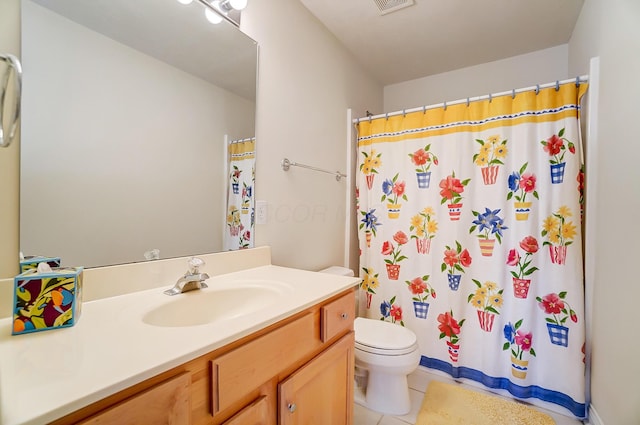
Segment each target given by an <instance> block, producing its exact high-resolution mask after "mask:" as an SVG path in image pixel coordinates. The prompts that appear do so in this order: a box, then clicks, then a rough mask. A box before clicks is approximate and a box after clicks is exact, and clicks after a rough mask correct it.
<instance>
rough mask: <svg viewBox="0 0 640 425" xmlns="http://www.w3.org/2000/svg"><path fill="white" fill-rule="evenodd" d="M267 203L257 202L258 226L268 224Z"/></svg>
mask: <svg viewBox="0 0 640 425" xmlns="http://www.w3.org/2000/svg"><path fill="white" fill-rule="evenodd" d="M267 205H268V204H267V201H256V224H267V211H268V207H267Z"/></svg>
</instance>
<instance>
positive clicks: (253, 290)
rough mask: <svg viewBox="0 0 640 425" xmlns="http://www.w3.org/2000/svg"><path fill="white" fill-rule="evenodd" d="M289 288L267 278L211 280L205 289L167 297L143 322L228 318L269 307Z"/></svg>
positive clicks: (195, 322) (179, 323)
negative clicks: (227, 280) (218, 282)
mask: <svg viewBox="0 0 640 425" xmlns="http://www.w3.org/2000/svg"><path fill="white" fill-rule="evenodd" d="M288 290H290V287H289V286H288V285H286V284H283V283H281V282H276V281H267V280H243V281H233V282H229V283H228V284H224V285H220V284H216V283H214V284H210V285H209V288H206V289H199V290H194V291H189V292H185V293H184V294H178V295H173V296H167V302H166V303H164V304H162V305H160V306H158V307H156V308H154V309H152V310H150V311H148V312H147V313H146V314H145V315H144V316H143V317H142V321H143V322H144V323H146V324H148V325H153V326H162V327H184V326H198V325H205V324H209V323H213V322H220V321H227V320H231V319H235V318H238V317H240V316H245V315H247V314H251V313H254V312H256V311H258V310H262V309H264V308H267V307H269V306H270V305H272V304H274V303H275V302H276V301H277V300H278V299H279V298H280V297H281V296H283V295H285V294H286V292H287V291H288Z"/></svg>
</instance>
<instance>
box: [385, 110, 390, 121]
mask: <svg viewBox="0 0 640 425" xmlns="http://www.w3.org/2000/svg"><path fill="white" fill-rule="evenodd" d="M384 116H385V119H386V120H387V121H389V113H388V112H387V113H386V114H384Z"/></svg>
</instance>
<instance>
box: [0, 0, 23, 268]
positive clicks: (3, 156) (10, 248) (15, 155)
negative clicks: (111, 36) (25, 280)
mask: <svg viewBox="0 0 640 425" xmlns="http://www.w3.org/2000/svg"><path fill="white" fill-rule="evenodd" d="M0 52H2V53H11V54H13V55H15V56H17V57H18V58H19V57H20V0H1V1H0ZM2 69H4V68H2ZM19 176H20V132H19V131H18V134H17V138H16V141H15V142H14V143H13V144H12V145H11V146H10V147H9V148H0V278H2V277H7V276H14V275H15V274H16V273H17V272H18V238H19V234H18V217H19V214H20V206H19V189H20V186H19V184H18V181H19Z"/></svg>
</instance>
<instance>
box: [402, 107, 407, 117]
mask: <svg viewBox="0 0 640 425" xmlns="http://www.w3.org/2000/svg"><path fill="white" fill-rule="evenodd" d="M406 116H407V111H406V110H405V109H403V110H402V118H406Z"/></svg>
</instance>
